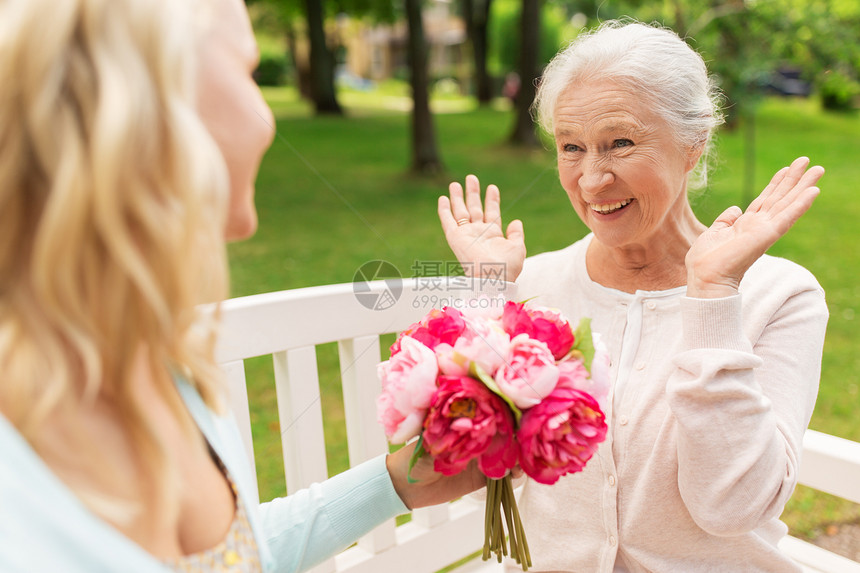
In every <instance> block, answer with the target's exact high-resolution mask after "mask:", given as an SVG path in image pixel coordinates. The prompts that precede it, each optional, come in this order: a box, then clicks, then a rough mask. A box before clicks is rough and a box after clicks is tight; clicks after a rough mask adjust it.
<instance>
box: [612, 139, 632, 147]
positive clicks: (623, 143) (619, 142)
mask: <svg viewBox="0 0 860 573" xmlns="http://www.w3.org/2000/svg"><path fill="white" fill-rule="evenodd" d="M612 145H613V147H632V146H633V142H632V141H630V140H629V139H616V140H615V141H613V142H612Z"/></svg>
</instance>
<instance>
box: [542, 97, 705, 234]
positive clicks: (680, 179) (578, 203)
mask: <svg viewBox="0 0 860 573" xmlns="http://www.w3.org/2000/svg"><path fill="white" fill-rule="evenodd" d="M553 129H554V136H555V142H556V151H557V154H558V171H559V178H560V180H561V185H562V187H563V188H564V190H565V191H567V195H568V197H569V198H570V202H571V203H572V204H573V207H574V209H575V210H576V212H577V214H578V215H579V217H580V218H581V219H582V221H583V222H584V223H585V224H586V225H587V226H588V228H589V229H591V231H593V232H594V235H595V237H596V238H597V239H598V240H599V241H600V242H602V243H603V244H604V245H606V246H608V247H625V246H632V245H641V246H645V247H647V245H648V244H649V243H651V242H652V241H655V240H660V239H661V238H663V237H664V236H668V235H665V234H666V233H672V231H673V230H674V228H676V227H678V226H682V225H684V224H685V221H684V219H685V217H686V215H687V214H688V213H690V211H689V204H688V203H687V176H688V174H689V172H690V171H691V170H692V169H693V167H694V166H695V164H696V160H697V159H698V157H699V154H700V151H701V150H690V151H689V152H683V151H682V150H680V149H679V146H678V145H677V143H676V142H675V140H674V138H673V135H672V133H671V131H670V130H669V128H668V126H667V125H666V122H665V121H664V120H662V119H661V118H660V117H658V116H657V115H656V114H654V113H652V112H651V111H650V110H649V108H648V106H647V105H646V104H645V103H644V102H642V101H641V99H640V98H637V96H636V94H635V93H633V92H632V91H630V90H629V89H627V88H624V87H622V86H619V85H618V84H616V83H613V82H609V81H597V82H585V83H583V84H579V85H575V86H573V87H571V88H568V89H567V90H566V91H565V92H563V93H562V94H561V96H560V97H559V99H558V102H557V104H556V107H555V113H554V115H553Z"/></svg>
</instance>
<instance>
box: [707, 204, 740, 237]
mask: <svg viewBox="0 0 860 573" xmlns="http://www.w3.org/2000/svg"><path fill="white" fill-rule="evenodd" d="M742 214H743V211H742V210H741V208H740V207H738V206H737V205H733V206H731V207H729V208H728V209H726V210H725V211H723V212H722V213H720V216H719V217H717V218H716V219H715V220H714V224H713V225H711V227H710V229H711V230H712V231H719V230H721V229H725V228H726V227H731V226H732V225H734V224H735V221H737V220H738V218H740V216H741V215H742Z"/></svg>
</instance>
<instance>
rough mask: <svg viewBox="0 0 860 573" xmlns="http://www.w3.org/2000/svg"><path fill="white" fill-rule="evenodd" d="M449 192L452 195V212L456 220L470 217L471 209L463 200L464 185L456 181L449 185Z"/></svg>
mask: <svg viewBox="0 0 860 573" xmlns="http://www.w3.org/2000/svg"><path fill="white" fill-rule="evenodd" d="M448 194H449V195H450V196H451V213H453V215H454V220H455V221H460V220H461V219H468V218H469V210H468V209H466V203H465V202H463V187H462V186H461V185H460V184H459V183H457V182H456V181H455V182H453V183H451V184H450V185H448Z"/></svg>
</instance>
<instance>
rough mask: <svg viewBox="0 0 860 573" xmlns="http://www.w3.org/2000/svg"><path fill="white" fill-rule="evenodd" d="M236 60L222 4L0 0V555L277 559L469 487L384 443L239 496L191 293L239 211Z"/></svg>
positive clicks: (245, 190)
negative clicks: (271, 495) (285, 490)
mask: <svg viewBox="0 0 860 573" xmlns="http://www.w3.org/2000/svg"><path fill="white" fill-rule="evenodd" d="M256 63H257V48H256V44H255V42H254V37H253V34H252V32H251V29H250V24H249V22H248V18H247V14H246V12H245V9H244V5H243V3H242V2H241V1H240V0H181V1H180V0H65V1H63V2H54V1H52V0H4V1H3V2H0V85H2V86H3V89H2V90H0V126H2V128H0V372H2V373H3V374H2V379H0V570H2V571H4V572H19V571H39V572H42V571H63V572H77V571H81V572H83V571H86V572H94V571H141V572H144V571H164V570H170V569H174V570H202V571H206V570H216V569H217V570H220V569H219V568H229V569H231V570H237V571H260V570H273V569H275V568H277V570H278V571H296V570H301V569H305V568H307V567H309V566H311V565H313V564H314V563H316V562H318V561H320V560H322V559H324V558H325V557H327V556H328V555H330V554H332V553H334V552H336V551H338V550H339V549H341V548H343V547H345V546H347V545H348V544H350V543H351V542H352V541H354V539H356V538H357V537H358V536H360V535H361V534H363V533H364V532H366V531H368V530H369V529H371V528H372V527H374V526H375V525H376V524H378V523H380V522H381V521H383V520H385V519H388V518H390V517H392V516H393V515H396V514H398V513H402V512H405V511H407V509H408V508H412V507H417V506H422V505H429V504H433V503H440V502H442V501H446V500H448V499H452V498H455V497H458V496H460V495H462V494H464V493H466V492H468V491H471V490H473V489H475V488H476V487H477V486H479V485H480V484H481V480H480V478H479V475H478V474H477V473H472V472H464V473H463V474H461V475H460V476H454V477H452V478H445V479H441V478H440V476H438V475H436V474H432V472H431V471H429V469H428V468H426V467H425V468H422V471H425V472H426V477H425V479H422V481H421V482H420V483H419V484H417V485H415V484H407V482H406V479H405V472H406V464H407V461H408V455H409V453H410V452H409V451H408V448H406V449H404V450H401V451H400V452H398V453H397V454H393V455H390V456H387V458H386V457H380V458H378V459H376V460H372V461H370V462H368V463H366V464H364V465H363V466H360V467H358V468H355V469H353V470H350V471H348V472H346V473H344V474H341V475H340V476H336V477H335V478H333V479H331V480H329V481H327V482H325V483H323V484H319V485H317V486H314V487H313V488H312V489H311V490H308V491H303V492H301V493H299V494H297V495H295V496H291V497H289V498H283V499H278V500H275V501H273V502H270V503H267V504H263V505H259V506H258V501H257V500H256V499H254V497H253V494H252V493H251V492H252V491H253V488H252V487H251V482H250V480H251V479H252V478H251V476H250V472H249V471H248V468H246V461H245V460H246V459H247V458H246V457H245V455H244V453H243V452H242V451H241V448H242V446H241V441H240V438H239V436H238V434H237V431H236V428H235V425H234V423H233V422H232V420H231V418H230V417H229V415H228V414H227V413H226V412H225V409H224V404H223V400H222V389H221V386H220V385H219V373H218V370H217V368H216V366H215V364H214V362H213V352H212V348H213V336H214V327H215V324H213V323H212V322H211V321H210V320H209V319H207V318H206V317H205V316H201V315H199V314H198V313H197V312H196V310H195V309H196V307H197V305H199V304H200V303H204V302H213V301H218V300H220V299H221V298H222V297H224V295H225V293H226V288H225V285H226V262H225V249H224V240H225V237H226V238H229V239H239V238H243V237H247V236H248V235H250V234H252V233H253V232H254V230H255V228H256V213H255V210H254V203H253V194H254V179H255V176H256V171H257V166H258V163H259V161H260V158H261V156H262V154H263V152H264V151H265V149H266V148H267V147H268V145H269V143H270V142H271V139H272V125H273V124H274V122H273V119H272V116H271V112H270V111H269V109H268V108H267V106H266V104H265V103H264V101H263V100H262V98H261V96H260V93H259V91H258V90H257V88H256V86H255V84H254V83H253V81H252V79H251V72H252V70H253V69H254V68H255V66H256ZM284 327H285V328H288V327H289V325H284Z"/></svg>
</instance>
